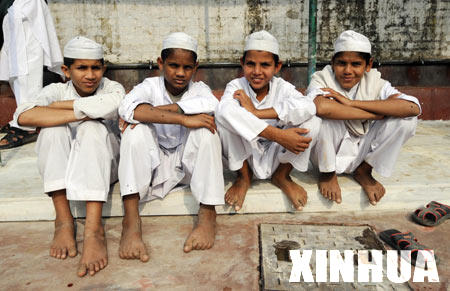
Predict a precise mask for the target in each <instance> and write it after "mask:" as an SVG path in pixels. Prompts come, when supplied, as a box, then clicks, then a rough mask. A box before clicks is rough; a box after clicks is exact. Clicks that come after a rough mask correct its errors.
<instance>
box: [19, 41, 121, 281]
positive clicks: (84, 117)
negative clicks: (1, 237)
mask: <svg viewBox="0 0 450 291" xmlns="http://www.w3.org/2000/svg"><path fill="white" fill-rule="evenodd" d="M62 71H63V72H64V75H65V76H66V78H67V79H68V80H70V81H69V82H66V83H55V84H50V85H48V86H46V87H44V88H43V89H42V90H41V92H40V93H39V95H38V97H37V99H36V101H35V102H26V103H23V104H21V105H19V107H18V108H17V110H16V112H15V114H14V122H15V123H16V124H17V125H18V126H20V127H22V128H24V129H30V128H33V129H34V128H40V133H39V136H38V140H37V143H36V152H37V154H38V167H39V172H40V174H41V176H42V180H43V181H44V191H45V192H46V193H47V194H48V195H49V196H51V197H52V200H53V204H54V207H55V212H56V219H55V233H54V238H53V242H52V245H51V248H50V255H51V256H52V257H55V258H58V259H65V258H66V257H67V256H69V257H75V256H76V254H77V246H76V241H75V237H76V234H75V228H74V220H73V217H72V214H71V211H70V207H69V200H78V201H86V224H85V228H84V243H83V251H82V255H81V259H80V263H79V267H78V272H77V273H78V275H79V276H80V277H81V276H84V275H85V274H87V273H89V274H90V275H94V274H95V273H96V272H98V271H100V270H101V269H103V268H104V267H106V265H107V263H108V256H107V250H106V239H105V232H104V229H103V225H102V222H101V216H102V206H103V203H104V202H106V200H107V197H108V192H109V189H110V184H111V183H112V182H114V181H117V167H118V157H119V139H118V138H119V135H118V134H119V132H118V130H116V129H117V119H118V114H117V108H118V107H119V104H120V101H121V100H122V98H123V96H124V95H125V90H124V88H123V87H122V85H120V84H119V83H117V82H114V81H110V80H108V79H107V78H105V77H103V73H104V72H105V66H104V61H103V48H102V46H101V45H99V44H98V43H96V42H94V41H92V40H90V39H87V38H85V37H82V36H77V37H75V38H73V39H72V40H70V41H69V42H68V43H67V44H66V46H65V47H64V65H63V66H62Z"/></svg>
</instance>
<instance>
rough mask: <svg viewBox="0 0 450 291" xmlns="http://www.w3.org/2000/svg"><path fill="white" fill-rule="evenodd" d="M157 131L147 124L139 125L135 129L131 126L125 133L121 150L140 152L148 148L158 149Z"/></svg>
mask: <svg viewBox="0 0 450 291" xmlns="http://www.w3.org/2000/svg"><path fill="white" fill-rule="evenodd" d="M156 144H157V141H156V130H155V128H154V127H152V126H149V125H146V124H141V123H139V124H137V125H136V126H135V127H134V128H133V129H132V128H131V124H130V125H128V127H127V129H126V130H125V131H124V133H123V135H122V139H121V143H120V147H121V148H127V149H131V150H134V149H136V150H140V149H142V148H143V147H146V146H155V147H156Z"/></svg>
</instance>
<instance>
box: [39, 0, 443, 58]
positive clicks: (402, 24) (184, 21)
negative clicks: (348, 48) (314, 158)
mask: <svg viewBox="0 0 450 291" xmlns="http://www.w3.org/2000/svg"><path fill="white" fill-rule="evenodd" d="M48 2H49V7H50V10H51V13H52V16H53V19H54V22H55V27H56V30H57V34H58V37H59V39H60V42H61V48H62V47H63V45H64V44H65V43H66V42H67V41H68V40H69V39H71V38H72V37H73V36H75V35H79V34H81V35H85V36H87V37H90V38H92V39H95V40H96V41H98V42H100V43H102V44H103V45H104V47H105V51H106V59H107V60H108V61H110V62H113V63H124V64H126V63H144V62H148V61H150V60H153V61H155V60H156V58H157V57H158V55H159V52H160V50H161V42H162V39H163V38H164V36H166V35H167V34H169V33H170V32H174V31H185V32H187V33H189V34H190V35H192V36H194V37H195V38H197V40H198V41H199V58H200V60H201V61H203V62H237V61H238V60H239V58H240V56H241V54H242V49H243V46H244V38H245V36H246V35H247V34H249V33H250V32H253V31H255V30H259V29H266V30H268V31H270V32H271V33H272V34H273V35H274V36H275V37H276V38H277V39H278V41H279V42H280V48H281V53H280V55H281V58H282V60H287V59H290V60H291V61H293V62H298V61H299V62H306V61H307V55H308V52H307V48H308V0H273V1H268V0H266V1H251V0H247V1H242V0H216V1H213V0H210V1H208V0H203V1H194V0H186V1H181V0H153V1H151V0H148V1H145V0H115V1H114V0H105V1H99V0H82V1H75V0H49V1H48ZM317 13H318V18H317V23H318V28H317V40H318V47H317V48H318V53H317V57H318V61H319V62H326V61H328V60H329V59H330V57H331V54H332V50H333V41H334V39H335V38H336V37H337V36H338V35H339V33H340V32H342V31H344V30H346V29H354V30H356V31H359V32H361V33H363V34H365V35H367V36H368V37H369V39H370V40H371V41H372V43H373V51H374V55H375V57H376V58H377V59H378V60H379V61H382V62H385V61H405V62H411V61H420V60H449V59H450V46H449V43H450V33H449V32H450V16H449V15H450V2H449V1H445V0H415V1H411V0H410V1H407V0H381V1H376V0H365V1H364V0H361V1H356V0H353V1H338V0H323V1H320V0H318V12H317Z"/></svg>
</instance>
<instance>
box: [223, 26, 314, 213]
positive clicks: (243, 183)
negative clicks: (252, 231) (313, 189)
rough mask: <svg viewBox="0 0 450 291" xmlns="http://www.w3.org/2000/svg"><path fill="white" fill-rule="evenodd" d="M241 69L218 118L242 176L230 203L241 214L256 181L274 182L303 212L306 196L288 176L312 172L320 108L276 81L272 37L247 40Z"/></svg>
mask: <svg viewBox="0 0 450 291" xmlns="http://www.w3.org/2000/svg"><path fill="white" fill-rule="evenodd" d="M241 65H242V68H243V71H244V77H242V78H239V79H235V80H233V81H231V82H230V83H228V85H227V87H226V89H225V92H224V94H223V96H222V99H221V101H220V104H219V108H218V112H217V117H216V118H217V124H218V127H219V133H220V137H221V140H222V146H223V153H224V157H225V159H226V160H227V161H228V167H229V168H230V170H232V171H238V177H237V179H236V181H235V182H234V184H233V185H232V186H231V188H230V189H228V191H227V193H226V195H225V200H226V202H227V203H228V204H230V205H234V206H235V209H236V210H239V209H241V207H242V204H243V202H244V198H245V194H246V192H247V190H248V188H249V187H250V184H251V179H252V176H253V175H255V176H256V178H258V179H267V178H271V179H272V183H274V184H275V185H276V186H278V187H279V188H280V189H282V190H283V192H284V193H285V194H286V195H287V196H288V198H289V199H290V200H291V202H292V204H293V206H294V208H295V209H296V210H301V209H302V207H303V206H305V204H306V200H307V193H306V191H305V190H304V189H303V187H301V186H300V185H298V184H296V183H295V182H294V181H292V179H291V178H290V176H289V174H290V172H291V170H292V168H293V167H294V168H295V169H297V170H298V171H302V172H304V171H306V170H307V169H308V161H309V154H310V150H311V146H312V145H314V143H315V141H316V136H317V134H318V131H319V128H320V119H319V118H317V117H315V113H316V108H315V105H314V103H313V102H312V101H311V100H309V99H307V98H305V97H304V96H303V95H302V94H301V93H300V92H298V91H297V90H296V89H295V87H294V86H293V85H292V84H290V83H288V82H286V81H284V80H283V79H281V78H277V77H274V75H275V74H276V73H278V72H279V70H280V69H281V62H280V61H279V58H278V42H277V40H276V39H275V38H274V37H273V36H272V35H271V34H270V33H268V32H267V31H259V32H255V33H253V34H251V35H250V36H248V37H247V39H246V44H245V49H244V56H243V57H242V59H241Z"/></svg>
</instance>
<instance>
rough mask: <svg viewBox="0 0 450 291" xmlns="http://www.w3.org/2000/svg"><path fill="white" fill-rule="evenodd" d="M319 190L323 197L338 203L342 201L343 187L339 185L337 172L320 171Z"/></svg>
mask: <svg viewBox="0 0 450 291" xmlns="http://www.w3.org/2000/svg"><path fill="white" fill-rule="evenodd" d="M319 190H320V193H322V195H323V197H325V198H327V199H330V200H332V201H336V203H338V204H339V203H341V202H342V197H341V187H339V183H338V180H337V176H336V172H331V173H320V175H319Z"/></svg>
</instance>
